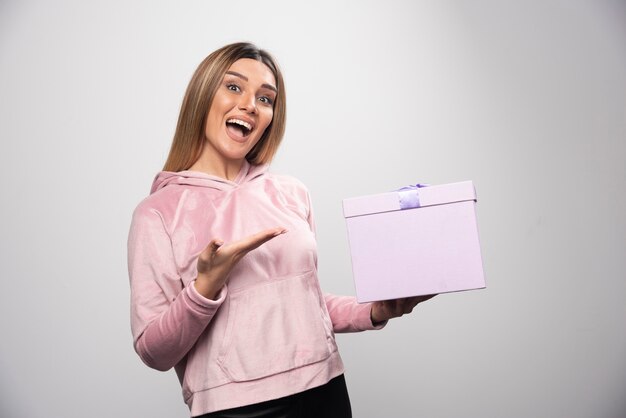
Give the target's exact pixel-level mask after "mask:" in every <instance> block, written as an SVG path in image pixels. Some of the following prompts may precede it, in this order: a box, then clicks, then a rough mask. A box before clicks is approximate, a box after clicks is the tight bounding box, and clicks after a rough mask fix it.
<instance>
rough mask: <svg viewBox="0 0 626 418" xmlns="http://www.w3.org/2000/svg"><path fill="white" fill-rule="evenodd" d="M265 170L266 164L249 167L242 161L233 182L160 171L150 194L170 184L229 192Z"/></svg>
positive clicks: (204, 174)
mask: <svg viewBox="0 0 626 418" xmlns="http://www.w3.org/2000/svg"><path fill="white" fill-rule="evenodd" d="M267 170H268V165H267V164H263V165H251V164H250V163H249V162H248V161H246V160H244V161H243V164H242V165H241V170H240V171H239V174H238V175H237V177H236V178H235V180H232V181H231V180H227V179H225V178H222V177H218V176H214V175H211V174H206V173H203V172H200V171H191V170H185V171H178V172H175V171H161V172H159V173H157V175H156V176H155V177H154V181H153V182H152V187H151V189H150V194H153V193H154V192H156V191H157V190H161V189H162V188H164V187H166V186H169V185H172V184H178V185H189V186H199V187H210V188H212V189H217V190H230V189H234V188H236V187H238V186H240V185H241V184H244V183H247V182H249V181H251V180H253V179H255V178H257V177H260V176H262V175H264V174H265V172H267Z"/></svg>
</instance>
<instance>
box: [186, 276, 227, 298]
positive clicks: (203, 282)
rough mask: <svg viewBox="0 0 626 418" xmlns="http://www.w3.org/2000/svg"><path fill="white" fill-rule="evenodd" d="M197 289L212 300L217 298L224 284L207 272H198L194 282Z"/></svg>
mask: <svg viewBox="0 0 626 418" xmlns="http://www.w3.org/2000/svg"><path fill="white" fill-rule="evenodd" d="M193 286H194V287H195V289H196V291H197V292H198V293H199V294H200V295H201V296H203V297H205V298H207V299H211V300H217V299H218V295H219V293H220V290H221V289H222V286H223V285H222V284H219V283H217V282H216V281H215V280H213V279H211V277H209V276H208V275H207V274H204V273H198V276H197V277H196V280H194V282H193Z"/></svg>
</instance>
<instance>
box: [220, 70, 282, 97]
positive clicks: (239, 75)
mask: <svg viewBox="0 0 626 418" xmlns="http://www.w3.org/2000/svg"><path fill="white" fill-rule="evenodd" d="M226 74H230V75H234V76H235V77H239V78H241V79H243V80H246V81H248V77H246V76H245V75H243V74H239V73H238V72H235V71H226ZM261 87H265V88H266V89H270V90H272V91H273V92H274V93H276V94H278V90H277V89H276V87H274V86H272V85H271V84H267V83H264V84H262V85H261Z"/></svg>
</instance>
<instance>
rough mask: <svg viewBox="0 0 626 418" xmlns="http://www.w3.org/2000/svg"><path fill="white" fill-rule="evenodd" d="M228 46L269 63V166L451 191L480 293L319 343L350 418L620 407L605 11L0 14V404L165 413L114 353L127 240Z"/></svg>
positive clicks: (418, 8)
mask: <svg viewBox="0 0 626 418" xmlns="http://www.w3.org/2000/svg"><path fill="white" fill-rule="evenodd" d="M240 40H248V41H252V42H254V43H257V44H258V45H259V46H261V47H262V48H265V49H268V50H269V51H270V52H271V53H273V54H274V55H275V56H276V57H277V59H278V61H279V63H280V64H281V67H282V69H283V71H284V74H285V78H286V86H287V98H288V119H287V132H286V136H285V139H284V143H283V146H282V148H281V149H280V151H279V153H278V155H277V158H276V159H275V161H274V164H273V167H272V170H273V171H275V172H279V173H286V174H291V175H293V176H295V177H297V178H299V179H300V180H302V181H303V182H304V183H305V184H306V185H307V186H308V187H309V188H310V190H311V194H312V197H313V204H314V208H315V213H316V216H317V219H316V220H317V225H318V239H319V263H320V264H319V268H320V280H321V283H322V287H323V288H324V290H325V291H329V292H333V293H338V294H354V285H353V282H352V275H351V266H350V258H349V253H348V250H349V248H348V242H347V236H346V229H345V223H344V219H343V217H342V210H341V199H343V198H345V197H350V196H358V195H361V194H371V193H378V192H384V191H389V190H394V189H397V188H399V187H401V186H404V185H407V184H410V183H415V182H423V183H430V184H442V183H448V182H455V181H463V180H473V181H474V183H475V185H476V189H477V192H478V198H479V200H478V221H479V229H480V238H481V244H482V251H483V257H484V267H485V272H486V278H487V286H488V287H487V289H485V290H478V291H472V292H460V293H455V294H446V295H440V296H438V297H436V298H435V299H433V300H432V301H429V302H427V303H425V304H423V305H420V306H419V307H418V308H417V309H416V311H415V312H414V313H413V314H411V315H409V316H405V317H403V318H400V319H396V320H393V321H392V322H391V323H390V324H389V325H388V326H387V328H386V329H384V330H382V331H379V332H367V333H361V334H349V335H339V336H338V342H339V346H340V350H341V353H342V356H343V358H344V361H345V364H346V368H347V370H346V378H347V381H348V386H349V391H350V396H351V399H352V404H353V410H354V416H355V417H358V418H386V417H446V418H456V417H516V418H517V417H519V418H526V417H570V418H574V417H581V418H583V417H594V418H599V417H601V418H623V417H626V397H625V396H624V395H625V394H626V274H625V273H626V216H625V214H626V122H625V121H626V3H624V2H623V1H611V0H600V1H598V0H595V1H591V0H588V1H585V0H575V1H566V0H562V1H558V0H549V1H518V2H513V1H495V0H493V1H489V0H481V1H419V2H414V1H387V2H382V1H336V2H330V1H329V2H325V1H316V2H312V3H310V4H308V3H304V2H288V1H284V2H274V1H243V2H209V1H187V2H174V1H171V2H162V1H111V0H107V1H78V0H76V1H70V0H63V1H55V2H51V1H17V0H3V1H2V2H0V138H1V139H2V152H0V170H2V175H1V176H0V184H1V186H2V194H3V199H2V209H1V210H2V216H1V217H0V219H1V221H0V228H1V230H0V233H1V236H2V248H1V251H0V260H1V263H2V264H1V266H2V292H1V293H0V331H1V332H0V368H1V370H2V372H1V373H0V416H2V417H7V418H22V417H24V418H39V417H41V418H43V417H46V418H47V417H62V418H65V417H68V418H71V417H84V416H89V417H94V418H95V417H101V418H105V417H107V418H108V417H129V418H133V417H152V418H157V417H163V418H165V417H168V418H171V417H185V416H187V415H188V411H187V408H186V406H185V405H184V404H183V401H182V396H181V394H180V387H179V384H178V381H177V379H176V377H175V374H174V372H173V371H170V372H167V373H161V372H157V371H154V370H151V369H149V368H147V367H146V366H145V365H143V363H142V362H141V360H140V359H139V357H137V355H136V354H135V353H134V351H133V348H132V341H131V334H130V325H129V286H128V274H127V267H126V239H127V234H128V227H129V225H130V217H131V214H132V211H133V209H134V208H135V206H136V205H137V204H138V203H139V201H140V200H141V199H143V198H144V197H145V196H146V195H147V194H148V191H149V188H150V184H151V182H152V179H153V177H154V175H155V174H156V173H157V172H158V171H159V170H160V169H161V167H162V165H163V163H164V161H165V158H166V155H167V153H168V151H169V146H170V143H171V139H172V135H173V132H174V128H175V124H176V120H177V116H178V110H179V107H180V103H181V100H182V97H183V94H184V90H185V88H186V85H187V83H188V81H189V79H190V77H191V74H192V72H193V71H194V69H195V68H196V66H197V65H198V64H199V62H200V61H201V60H202V59H203V58H204V57H205V56H206V55H207V54H208V53H209V52H211V51H213V50H214V49H216V48H218V47H220V46H222V45H224V44H226V43H230V42H233V41H240Z"/></svg>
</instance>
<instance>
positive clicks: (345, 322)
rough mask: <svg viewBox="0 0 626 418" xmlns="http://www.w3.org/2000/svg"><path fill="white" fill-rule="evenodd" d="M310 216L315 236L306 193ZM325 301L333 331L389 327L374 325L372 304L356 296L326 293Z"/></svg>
mask: <svg viewBox="0 0 626 418" xmlns="http://www.w3.org/2000/svg"><path fill="white" fill-rule="evenodd" d="M306 199H307V206H308V215H307V221H308V222H309V226H310V228H311V231H313V234H315V220H314V217H313V205H312V204H311V196H310V194H309V192H308V191H307V193H306ZM324 301H325V302H326V308H327V309H328V314H329V315H330V320H331V321H332V323H333V331H335V332H337V333H345V332H359V331H367V330H374V329H382V328H384V327H385V325H387V321H385V322H383V323H381V324H379V325H377V326H375V325H374V324H372V317H371V312H372V304H371V303H358V302H357V301H356V298H355V297H354V296H339V295H333V294H330V293H324Z"/></svg>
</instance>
